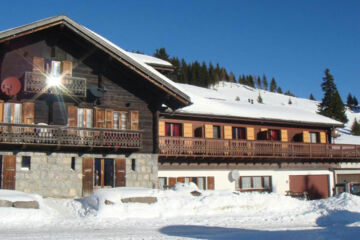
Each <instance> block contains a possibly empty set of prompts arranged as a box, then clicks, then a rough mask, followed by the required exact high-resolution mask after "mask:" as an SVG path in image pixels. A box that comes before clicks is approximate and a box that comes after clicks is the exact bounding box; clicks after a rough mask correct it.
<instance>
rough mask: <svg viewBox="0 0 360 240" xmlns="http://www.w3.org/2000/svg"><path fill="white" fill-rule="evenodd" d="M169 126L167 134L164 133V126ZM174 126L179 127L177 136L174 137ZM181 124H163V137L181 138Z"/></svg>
mask: <svg viewBox="0 0 360 240" xmlns="http://www.w3.org/2000/svg"><path fill="white" fill-rule="evenodd" d="M167 125H168V126H169V132H167V131H166V126H167ZM174 125H178V126H179V136H174ZM183 127H184V126H183V124H182V123H175V122H165V137H183V135H184V134H183Z"/></svg>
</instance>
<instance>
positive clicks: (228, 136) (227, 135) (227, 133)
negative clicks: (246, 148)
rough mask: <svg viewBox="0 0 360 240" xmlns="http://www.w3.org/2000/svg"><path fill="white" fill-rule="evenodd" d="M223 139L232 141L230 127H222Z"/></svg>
mask: <svg viewBox="0 0 360 240" xmlns="http://www.w3.org/2000/svg"><path fill="white" fill-rule="evenodd" d="M224 138H225V139H232V127H231V126H224Z"/></svg>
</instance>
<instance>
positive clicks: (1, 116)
mask: <svg viewBox="0 0 360 240" xmlns="http://www.w3.org/2000/svg"><path fill="white" fill-rule="evenodd" d="M3 121H4V101H3V100H0V122H3Z"/></svg>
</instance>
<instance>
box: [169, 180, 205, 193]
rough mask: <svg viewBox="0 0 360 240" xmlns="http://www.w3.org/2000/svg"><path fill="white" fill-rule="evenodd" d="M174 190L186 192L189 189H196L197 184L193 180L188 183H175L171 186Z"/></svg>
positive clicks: (189, 190)
mask: <svg viewBox="0 0 360 240" xmlns="http://www.w3.org/2000/svg"><path fill="white" fill-rule="evenodd" d="M172 189H173V190H174V191H186V192H191V191H198V190H199V188H198V187H197V185H196V184H195V183H193V182H190V183H180V182H178V183H176V184H175V185H174V186H173V188H172Z"/></svg>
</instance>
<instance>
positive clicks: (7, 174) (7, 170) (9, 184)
mask: <svg viewBox="0 0 360 240" xmlns="http://www.w3.org/2000/svg"><path fill="white" fill-rule="evenodd" d="M2 162H3V180H2V188H3V189H12V190H14V189H15V173H16V156H15V155H4V156H3V161H2Z"/></svg>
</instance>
